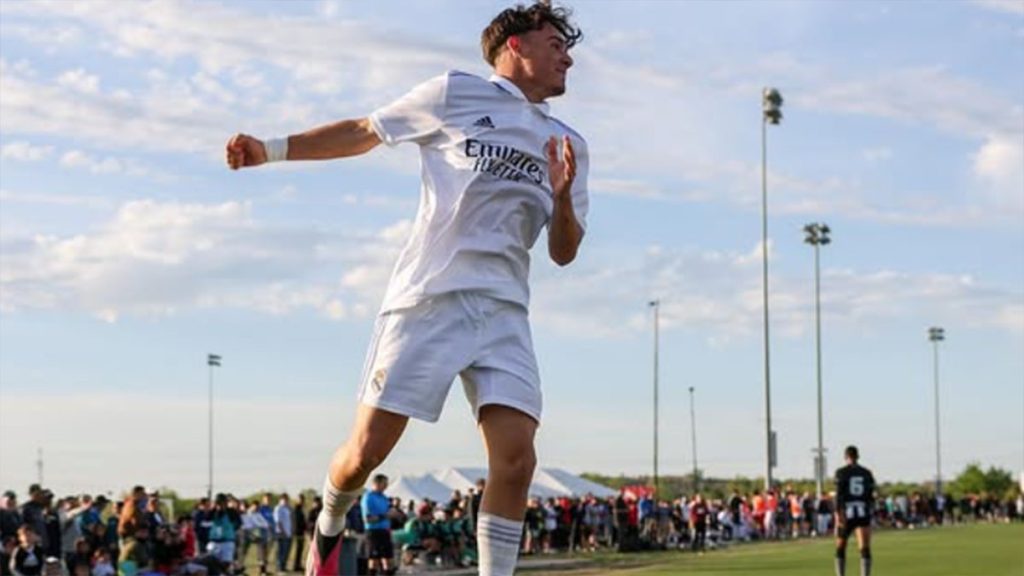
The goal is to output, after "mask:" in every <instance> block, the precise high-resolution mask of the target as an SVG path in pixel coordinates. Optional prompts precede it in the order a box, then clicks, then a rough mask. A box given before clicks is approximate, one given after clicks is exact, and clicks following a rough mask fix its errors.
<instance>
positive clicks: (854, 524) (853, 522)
mask: <svg viewBox="0 0 1024 576" xmlns="http://www.w3.org/2000/svg"><path fill="white" fill-rule="evenodd" d="M856 528H871V518H847V519H846V523H844V524H843V527H842V528H840V527H839V526H836V536H838V537H839V538H842V539H843V540H846V539H847V538H849V537H850V534H853V531H854V529H856Z"/></svg>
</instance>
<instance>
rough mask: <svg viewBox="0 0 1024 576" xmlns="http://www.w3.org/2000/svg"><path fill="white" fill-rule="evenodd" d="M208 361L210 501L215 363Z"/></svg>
mask: <svg viewBox="0 0 1024 576" xmlns="http://www.w3.org/2000/svg"><path fill="white" fill-rule="evenodd" d="M207 363H208V364H209V368H210V385H209V395H210V398H209V400H210V401H209V408H210V418H209V425H210V429H209V434H208V439H209V442H210V445H209V451H208V454H209V462H208V463H207V471H208V473H209V477H208V483H207V485H206V497H207V498H208V499H210V501H212V500H213V363H212V362H210V361H209V360H207Z"/></svg>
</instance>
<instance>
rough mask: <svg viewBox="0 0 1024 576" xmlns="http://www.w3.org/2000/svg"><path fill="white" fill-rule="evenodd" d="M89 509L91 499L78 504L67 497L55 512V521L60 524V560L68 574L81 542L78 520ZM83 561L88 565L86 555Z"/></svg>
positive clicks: (75, 500) (78, 552)
mask: <svg viewBox="0 0 1024 576" xmlns="http://www.w3.org/2000/svg"><path fill="white" fill-rule="evenodd" d="M91 508H92V500H91V499H90V500H89V502H87V503H80V502H79V501H78V498H75V497H74V496H68V497H67V498H64V499H63V500H61V501H60V506H59V508H58V510H57V521H58V522H59V523H60V540H61V546H60V552H61V555H60V558H62V559H63V560H64V566H65V567H66V568H67V571H68V572H69V573H70V572H71V571H72V569H73V568H74V564H73V562H72V560H73V559H74V558H75V557H76V556H77V555H79V554H80V551H79V550H78V541H79V540H82V529H81V526H80V525H79V523H78V519H79V517H80V516H82V515H83V514H85V513H86V512H87V511H88V510H89V509H91ZM83 542H84V541H83ZM86 545H88V543H86ZM78 559H81V558H78ZM85 560H86V563H88V560H89V558H88V554H86V558H85Z"/></svg>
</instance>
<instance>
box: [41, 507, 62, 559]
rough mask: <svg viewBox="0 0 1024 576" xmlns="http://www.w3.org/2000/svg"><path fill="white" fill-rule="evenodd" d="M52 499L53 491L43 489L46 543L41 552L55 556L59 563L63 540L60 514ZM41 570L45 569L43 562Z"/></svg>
mask: <svg viewBox="0 0 1024 576" xmlns="http://www.w3.org/2000/svg"><path fill="white" fill-rule="evenodd" d="M53 500H54V496H53V492H51V491H49V490H43V523H44V524H45V525H46V545H45V546H43V552H44V553H45V554H46V556H47V558H49V557H53V558H57V560H58V564H59V560H60V557H61V551H62V544H63V542H62V540H61V529H60V528H61V526H60V516H59V513H58V510H57V505H56V503H54V501H53ZM58 568H59V566H58ZM43 571H44V572H45V571H46V564H45V563H44V564H43Z"/></svg>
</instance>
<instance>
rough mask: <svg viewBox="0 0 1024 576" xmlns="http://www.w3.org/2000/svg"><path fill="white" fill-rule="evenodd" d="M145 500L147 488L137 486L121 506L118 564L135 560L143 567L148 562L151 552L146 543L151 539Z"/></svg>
mask: <svg viewBox="0 0 1024 576" xmlns="http://www.w3.org/2000/svg"><path fill="white" fill-rule="evenodd" d="M145 500H146V491H145V489H144V488H143V487H142V486H136V487H135V488H134V489H132V493H131V495H129V496H128V497H127V498H126V499H125V501H124V504H123V505H122V507H121V514H120V517H119V518H118V524H117V535H118V536H119V537H120V539H121V551H120V555H119V556H118V559H117V561H118V564H120V563H122V562H134V563H135V566H137V567H141V566H145V565H146V564H147V563H148V560H149V554H148V550H147V549H146V543H147V541H148V539H149V528H148V526H147V525H146V516H145V512H144V509H143V506H144V503H145Z"/></svg>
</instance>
